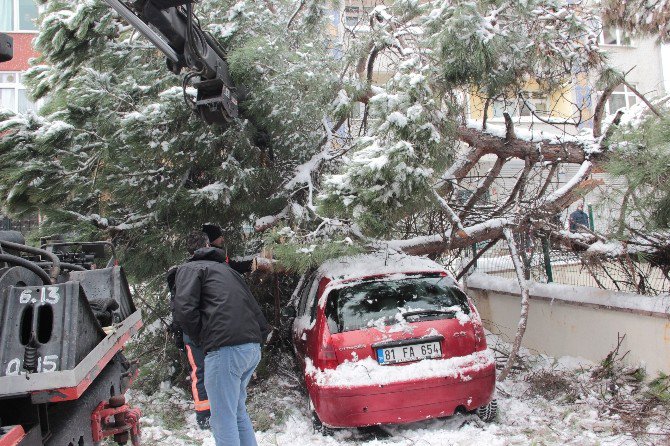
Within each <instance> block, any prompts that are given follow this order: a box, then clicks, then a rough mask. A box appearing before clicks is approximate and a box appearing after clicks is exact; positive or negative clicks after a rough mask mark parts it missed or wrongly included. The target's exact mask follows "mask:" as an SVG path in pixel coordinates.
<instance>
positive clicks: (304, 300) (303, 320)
mask: <svg viewBox="0 0 670 446" xmlns="http://www.w3.org/2000/svg"><path fill="white" fill-rule="evenodd" d="M317 284H318V279H317V274H316V272H313V273H311V274H310V275H309V277H308V279H307V280H306V281H305V283H304V284H303V288H302V290H301V291H300V294H299V300H298V307H297V308H296V318H295V320H294V321H293V348H294V351H295V354H296V357H297V358H298V361H299V362H300V363H301V364H302V365H304V363H305V354H306V350H307V342H308V340H309V336H308V331H309V328H310V319H311V314H310V313H311V312H310V306H309V303H310V298H311V299H312V300H313V298H314V295H315V294H316V289H317V286H316V285H317ZM312 325H313V324H312Z"/></svg>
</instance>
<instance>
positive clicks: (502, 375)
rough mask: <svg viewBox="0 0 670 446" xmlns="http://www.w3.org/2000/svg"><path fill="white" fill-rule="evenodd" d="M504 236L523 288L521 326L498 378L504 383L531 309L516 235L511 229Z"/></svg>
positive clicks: (517, 352)
mask: <svg viewBox="0 0 670 446" xmlns="http://www.w3.org/2000/svg"><path fill="white" fill-rule="evenodd" d="M503 234H504V236H505V239H506V240H507V246H509V253H510V256H511V257H512V262H513V263H514V271H515V272H516V278H517V280H518V281H519V287H520V288H521V316H519V325H518V326H517V330H516V337H515V338H514V343H513V344H512V350H511V351H510V353H509V357H508V358H507V363H506V364H505V367H504V368H503V370H502V372H500V375H499V376H498V381H504V380H505V379H506V378H507V375H509V372H510V370H512V367H513V366H514V363H515V362H516V358H517V356H518V355H519V349H520V348H521V340H522V339H523V335H524V333H526V326H527V324H528V307H529V297H530V291H529V289H528V281H527V280H526V279H525V275H524V272H523V271H524V265H523V263H522V262H521V260H520V259H519V253H518V251H517V247H516V242H515V241H514V234H512V230H511V229H510V228H507V227H506V228H505V229H503Z"/></svg>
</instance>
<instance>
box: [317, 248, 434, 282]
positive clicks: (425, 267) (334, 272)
mask: <svg viewBox="0 0 670 446" xmlns="http://www.w3.org/2000/svg"><path fill="white" fill-rule="evenodd" d="M317 271H318V276H320V277H327V278H329V279H331V280H333V281H342V280H350V279H361V278H364V277H370V276H379V275H388V274H403V273H418V272H422V273H424V272H429V273H430V272H434V273H444V272H446V270H445V269H444V267H443V266H441V265H439V264H438V263H436V262H434V261H432V260H430V259H428V258H425V257H417V256H410V255H407V254H402V253H397V252H385V251H381V252H374V253H370V254H358V255H354V256H346V257H338V258H336V259H332V260H327V261H326V262H324V263H323V264H322V265H321V266H320V267H319V268H318V270H317Z"/></svg>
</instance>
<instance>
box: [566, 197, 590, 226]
mask: <svg viewBox="0 0 670 446" xmlns="http://www.w3.org/2000/svg"><path fill="white" fill-rule="evenodd" d="M588 228H589V216H588V215H586V212H584V203H579V204H578V205H577V210H576V211H574V212H573V213H572V214H570V232H577V231H579V230H582V229H588Z"/></svg>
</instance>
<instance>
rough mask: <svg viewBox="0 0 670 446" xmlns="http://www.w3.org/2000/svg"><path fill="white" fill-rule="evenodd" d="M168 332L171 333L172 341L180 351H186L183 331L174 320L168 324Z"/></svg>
mask: <svg viewBox="0 0 670 446" xmlns="http://www.w3.org/2000/svg"><path fill="white" fill-rule="evenodd" d="M170 333H171V334H172V340H173V341H174V345H175V347H177V349H178V350H180V351H182V352H183V351H186V346H185V345H184V332H183V331H182V329H181V327H180V326H179V325H177V324H175V323H174V322H173V323H172V325H170Z"/></svg>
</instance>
